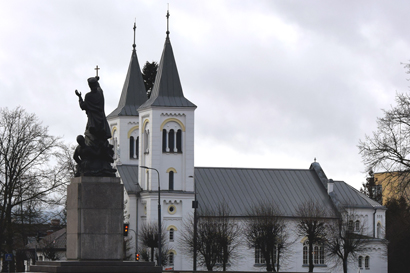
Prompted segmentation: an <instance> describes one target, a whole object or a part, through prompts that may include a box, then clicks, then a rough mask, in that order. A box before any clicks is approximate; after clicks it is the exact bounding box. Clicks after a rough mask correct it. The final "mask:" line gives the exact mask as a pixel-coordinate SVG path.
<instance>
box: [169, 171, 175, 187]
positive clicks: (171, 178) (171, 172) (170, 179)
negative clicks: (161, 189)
mask: <svg viewBox="0 0 410 273" xmlns="http://www.w3.org/2000/svg"><path fill="white" fill-rule="evenodd" d="M168 188H169V190H170V191H173V190H174V172H173V171H170V172H169V187H168Z"/></svg>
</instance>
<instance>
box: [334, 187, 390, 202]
mask: <svg viewBox="0 0 410 273" xmlns="http://www.w3.org/2000/svg"><path fill="white" fill-rule="evenodd" d="M333 191H334V196H335V197H336V199H337V201H338V202H339V203H340V204H341V205H342V206H343V207H346V208H377V209H386V207H384V206H382V205H380V204H379V203H378V202H376V201H374V200H373V199H370V198H369V197H367V196H366V195H365V194H363V193H361V192H359V191H358V190H356V189H355V188H353V187H352V186H350V185H348V184H347V183H345V182H343V181H334V187H333Z"/></svg>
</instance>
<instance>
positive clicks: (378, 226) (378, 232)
mask: <svg viewBox="0 0 410 273" xmlns="http://www.w3.org/2000/svg"><path fill="white" fill-rule="evenodd" d="M381 233H382V225H381V224H380V222H378V223H377V229H376V237H377V238H380V237H381Z"/></svg>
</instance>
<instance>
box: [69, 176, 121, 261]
mask: <svg viewBox="0 0 410 273" xmlns="http://www.w3.org/2000/svg"><path fill="white" fill-rule="evenodd" d="M123 206H124V190H123V185H122V184H121V183H120V179H119V178H117V177H90V176H83V177H76V178H73V179H71V184H70V185H69V186H68V188H67V253H66V256H67V259H68V260H80V261H81V260H122V259H123V241H124V238H123V236H124V235H123V217H124V216H123V214H124V209H123Z"/></svg>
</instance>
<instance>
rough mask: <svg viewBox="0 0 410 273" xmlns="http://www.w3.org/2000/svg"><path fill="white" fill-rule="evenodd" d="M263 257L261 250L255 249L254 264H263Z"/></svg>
mask: <svg viewBox="0 0 410 273" xmlns="http://www.w3.org/2000/svg"><path fill="white" fill-rule="evenodd" d="M264 263H265V257H263V254H262V250H261V249H260V248H259V247H255V264H264Z"/></svg>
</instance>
